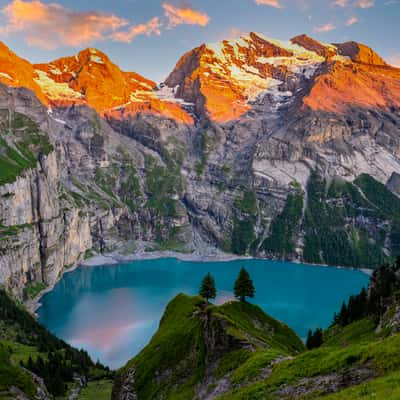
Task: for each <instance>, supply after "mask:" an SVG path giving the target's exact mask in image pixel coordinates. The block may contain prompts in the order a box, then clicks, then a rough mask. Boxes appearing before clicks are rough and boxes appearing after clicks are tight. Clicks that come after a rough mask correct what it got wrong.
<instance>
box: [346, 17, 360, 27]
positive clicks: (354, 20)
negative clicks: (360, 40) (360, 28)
mask: <svg viewBox="0 0 400 400" xmlns="http://www.w3.org/2000/svg"><path fill="white" fill-rule="evenodd" d="M355 24H358V18H357V17H350V18H349V19H348V20H347V21H346V26H353V25H355Z"/></svg>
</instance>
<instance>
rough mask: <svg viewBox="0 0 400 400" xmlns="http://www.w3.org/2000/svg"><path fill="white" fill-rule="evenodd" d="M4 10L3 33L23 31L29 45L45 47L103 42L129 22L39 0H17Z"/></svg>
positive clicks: (113, 16)
mask: <svg viewBox="0 0 400 400" xmlns="http://www.w3.org/2000/svg"><path fill="white" fill-rule="evenodd" d="M1 13H2V14H3V17H4V19H5V21H4V22H3V23H2V26H1V28H0V34H2V35H5V36H7V35H9V34H11V33H23V34H24V37H25V40H26V41H27V43H28V44H30V45H35V46H40V47H43V48H46V49H54V48H56V47H58V46H60V45H68V46H78V45H85V44H88V43H92V42H96V41H101V40H104V39H105V38H106V37H107V36H108V35H109V34H110V33H111V32H114V31H116V30H118V29H121V28H123V27H126V26H127V25H128V21H127V20H126V19H124V18H120V17H117V16H115V15H113V14H103V13H99V12H96V11H90V12H76V11H73V10H69V9H67V8H64V7H63V6H61V5H59V4H55V3H51V4H45V3H42V2H41V1H40V0H34V1H24V0H14V1H12V2H11V3H9V4H8V5H6V6H5V7H4V8H3V9H2V10H1Z"/></svg>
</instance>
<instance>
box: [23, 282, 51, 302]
mask: <svg viewBox="0 0 400 400" xmlns="http://www.w3.org/2000/svg"><path fill="white" fill-rule="evenodd" d="M46 287H47V286H46V284H45V283H42V282H38V283H30V284H27V285H26V286H25V287H24V295H25V297H26V298H28V299H33V298H35V297H36V296H37V295H38V294H39V293H40V292H41V291H42V290H44V289H46Z"/></svg>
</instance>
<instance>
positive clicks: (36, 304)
mask: <svg viewBox="0 0 400 400" xmlns="http://www.w3.org/2000/svg"><path fill="white" fill-rule="evenodd" d="M160 258H173V259H177V260H180V261H188V262H205V263H207V262H230V261H240V260H244V261H245V260H265V261H285V260H278V259H269V258H257V257H250V256H239V255H236V254H230V253H224V252H223V251H221V250H218V249H214V248H213V249H208V251H207V252H204V253H203V252H199V251H194V252H193V253H185V252H178V251H172V250H154V251H147V250H146V242H140V246H139V248H138V249H137V250H136V251H134V252H132V253H127V254H124V253H122V252H120V251H114V252H110V253H104V254H96V255H94V256H92V257H89V258H87V259H85V260H79V261H77V262H76V263H75V264H74V265H73V266H72V267H71V268H68V269H65V270H64V271H63V273H62V274H60V276H59V278H58V279H57V281H56V282H54V284H52V285H51V286H48V287H46V288H45V289H43V290H42V291H41V292H39V293H38V294H37V295H36V296H35V297H34V298H33V299H30V300H28V301H26V302H25V306H26V307H27V309H28V310H29V311H30V312H31V313H32V314H33V315H34V316H35V317H37V313H36V312H37V310H38V309H39V308H40V307H41V306H42V304H41V303H40V300H41V298H42V297H43V296H44V295H45V294H47V293H49V292H51V291H52V290H53V289H54V287H55V285H56V284H57V283H58V282H59V281H60V280H61V279H62V277H63V276H64V274H66V273H68V272H72V271H74V270H75V269H77V268H80V267H99V266H113V265H117V264H121V263H127V262H132V261H142V260H157V259H160ZM286 261H287V262H290V263H293V264H304V265H310V266H316V267H324V268H337V269H348V270H353V271H360V272H362V273H364V274H366V275H368V276H372V273H373V271H374V270H373V269H368V268H354V267H345V266H336V265H328V264H312V263H306V262H304V261H301V260H286Z"/></svg>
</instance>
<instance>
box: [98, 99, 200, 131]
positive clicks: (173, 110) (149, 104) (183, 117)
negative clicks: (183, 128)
mask: <svg viewBox="0 0 400 400" xmlns="http://www.w3.org/2000/svg"><path fill="white" fill-rule="evenodd" d="M139 113H141V114H155V115H160V116H163V117H166V118H170V119H173V120H175V121H177V122H181V123H184V124H188V125H192V124H193V123H194V121H193V117H192V116H191V115H190V114H188V113H187V112H186V111H185V110H183V109H182V108H181V107H180V106H179V105H178V104H176V103H172V102H167V101H161V100H159V99H153V98H152V99H149V100H147V101H143V102H134V103H130V104H128V105H127V106H125V107H121V108H115V109H113V110H109V111H106V112H105V113H104V115H105V116H106V117H108V118H110V117H111V118H114V119H124V118H126V117H127V116H129V115H136V114H139Z"/></svg>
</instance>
